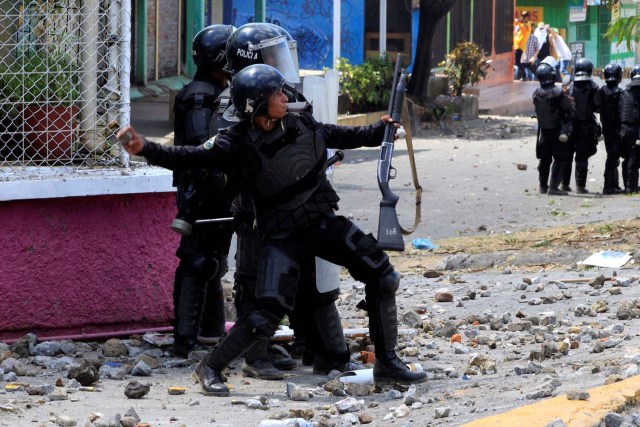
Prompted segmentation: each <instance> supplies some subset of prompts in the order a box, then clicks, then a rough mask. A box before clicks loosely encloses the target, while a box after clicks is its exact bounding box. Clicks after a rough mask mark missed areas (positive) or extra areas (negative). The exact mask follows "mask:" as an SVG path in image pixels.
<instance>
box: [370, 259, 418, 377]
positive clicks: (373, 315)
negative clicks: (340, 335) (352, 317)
mask: <svg viewBox="0 0 640 427" xmlns="http://www.w3.org/2000/svg"><path fill="white" fill-rule="evenodd" d="M399 282H400V278H399V275H398V273H396V272H395V271H393V270H391V271H390V272H389V273H388V274H386V275H384V276H383V277H382V278H381V279H380V283H379V284H377V286H375V289H374V288H373V287H372V286H367V287H366V288H365V291H366V298H367V311H368V313H369V332H370V334H371V340H372V341H373V343H374V345H375V348H376V350H375V352H376V361H375V364H374V367H373V380H374V382H375V383H376V384H381V385H382V384H390V383H398V384H411V383H419V382H423V381H425V380H426V379H427V374H426V373H425V372H412V371H411V370H410V369H409V367H408V366H407V365H405V364H404V363H402V361H401V360H400V359H399V358H398V356H396V353H395V347H396V344H397V341H398V308H397V306H396V295H395V291H396V290H397V289H398V285H399Z"/></svg>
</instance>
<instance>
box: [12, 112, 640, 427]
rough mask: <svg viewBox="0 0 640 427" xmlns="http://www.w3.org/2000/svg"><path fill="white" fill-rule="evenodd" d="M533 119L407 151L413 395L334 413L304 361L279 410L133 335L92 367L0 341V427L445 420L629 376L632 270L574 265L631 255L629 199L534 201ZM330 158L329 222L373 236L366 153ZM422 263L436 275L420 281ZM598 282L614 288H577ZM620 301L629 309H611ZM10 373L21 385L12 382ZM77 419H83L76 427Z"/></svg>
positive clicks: (352, 298) (484, 123) (595, 176)
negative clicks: (76, 374)
mask: <svg viewBox="0 0 640 427" xmlns="http://www.w3.org/2000/svg"><path fill="white" fill-rule="evenodd" d="M533 125H534V122H533V121H532V120H531V119H528V118H488V117H483V118H482V119H481V120H478V121H474V122H454V123H451V124H449V127H448V128H447V129H444V130H442V129H437V130H429V131H427V132H424V133H423V134H422V136H424V138H420V139H417V140H416V141H414V143H415V146H416V155H417V159H416V160H417V162H418V165H419V175H420V181H421V183H422V185H423V187H424V195H423V206H424V208H423V221H422V225H421V226H420V228H419V229H418V231H417V232H416V233H415V234H414V235H413V236H411V237H410V238H407V242H408V246H409V247H410V239H411V238H413V237H425V238H430V239H432V240H433V241H434V242H435V243H437V244H439V245H440V247H439V249H437V250H436V251H434V252H428V251H418V250H409V251H407V252H406V253H405V254H401V255H394V263H395V265H396V266H397V267H398V270H399V271H401V272H402V273H403V280H402V284H401V289H400V291H399V292H398V306H399V309H398V313H399V315H400V317H401V318H402V322H403V324H402V327H403V328H415V329H416V330H417V333H416V334H415V335H411V336H402V337H401V339H400V343H399V350H400V352H401V354H402V355H403V357H404V358H405V360H406V361H408V362H419V363H421V365H422V366H423V367H424V369H425V371H427V372H428V375H429V381H428V382H427V383H425V384H422V385H419V386H418V387H417V388H416V390H415V391H409V392H408V391H407V390H402V391H401V392H394V391H391V390H388V389H387V390H374V391H375V392H373V393H371V394H367V395H366V396H359V395H358V394H364V391H363V390H362V389H360V390H358V391H354V390H349V391H350V392H351V393H352V394H355V396H354V397H355V399H356V400H363V404H362V406H361V407H360V406H359V404H358V403H353V402H351V403H352V406H351V408H352V410H353V411H354V412H346V413H341V412H342V410H343V409H339V408H338V406H340V405H338V402H340V401H342V400H343V399H345V398H348V397H350V396H349V395H348V394H347V393H346V392H340V391H339V390H337V389H336V388H335V386H334V388H331V387H329V390H327V389H326V388H323V386H324V385H325V384H326V382H327V380H328V378H327V377H326V376H320V375H313V374H312V373H311V371H310V368H309V367H300V368H299V369H297V370H296V371H294V372H292V376H291V377H290V378H288V380H287V381H289V382H291V383H293V384H295V385H296V386H298V387H301V388H303V389H305V390H308V393H307V394H308V395H309V396H311V397H310V398H309V400H307V401H294V400H291V399H290V398H289V397H288V396H287V386H286V382H285V381H276V382H269V381H260V380H254V379H246V378H243V377H242V375H241V374H240V372H239V371H240V370H239V365H238V364H236V365H234V366H233V369H232V370H231V375H230V377H229V383H230V384H231V385H232V387H233V390H232V396H231V397H228V398H214V397H206V396H203V395H202V394H200V392H199V390H200V388H199V386H198V385H195V384H193V382H192V381H191V379H190V370H191V369H192V366H176V362H175V361H174V360H172V359H171V358H169V357H167V355H166V354H162V351H161V349H158V348H157V347H154V346H150V345H148V344H145V343H144V342H141V341H140V340H130V341H127V342H126V344H127V345H128V354H127V355H125V356H122V357H119V358H113V357H110V358H104V357H103V356H102V354H103V352H104V348H103V344H102V343H90V346H87V345H80V344H78V345H77V346H76V347H74V349H73V351H71V353H70V354H67V355H55V356H53V357H50V359H44V357H43V356H38V357H35V356H34V355H33V354H32V355H31V356H30V357H22V358H17V357H16V355H15V354H10V353H7V351H8V349H7V348H6V347H0V368H1V369H2V372H4V374H3V382H2V383H1V384H2V386H3V387H5V386H6V385H8V384H10V383H11V384H15V383H18V386H16V387H9V388H5V389H4V390H3V391H0V425H2V426H11V427H14V426H19V427H21V426H33V425H38V426H40V425H43V426H44V425H94V426H99V425H111V424H112V425H116V424H115V423H116V418H117V417H116V416H115V414H121V415H124V414H125V412H126V411H127V410H128V409H129V408H133V409H134V410H135V412H136V413H137V415H138V416H139V418H140V419H141V421H143V422H146V423H149V424H150V425H152V426H154V427H155V426H163V425H167V426H168V425H173V426H179V425H185V426H209V425H216V426H224V425H228V426H239V425H243V426H244V425H258V424H259V423H260V422H261V421H262V420H264V419H266V418H269V417H277V416H280V417H283V416H293V415H305V416H307V417H309V416H310V415H312V417H311V420H312V421H313V422H315V423H321V425H340V426H341V425H352V424H356V423H365V422H368V421H373V423H374V425H408V424H410V423H411V424H412V425H433V426H436V425H438V426H439V425H452V426H453V425H456V426H457V425H463V424H464V423H467V422H470V421H472V420H475V419H479V418H482V417H484V416H487V415H492V414H495V413H498V412H502V411H504V410H507V409H510V408H514V407H517V406H522V405H526V404H528V403H532V402H535V401H539V400H541V399H545V398H547V397H550V396H556V395H562V394H564V393H566V392H568V391H571V390H575V389H580V390H587V389H588V388H590V387H593V386H598V385H602V384H604V383H605V382H610V381H616V380H618V379H621V378H624V377H628V376H632V375H635V373H636V372H638V369H639V368H638V362H640V356H638V355H639V354H640V350H638V349H640V338H639V337H638V334H637V333H636V331H637V330H638V327H639V326H640V323H639V322H640V321H639V320H638V319H636V318H634V317H635V314H633V315H630V316H625V315H624V313H625V309H628V312H629V313H636V312H634V311H633V310H631V308H633V304H634V303H635V301H636V299H639V298H640V284H639V282H638V280H637V277H638V276H640V270H639V269H637V268H635V265H636V264H632V263H629V264H628V266H626V267H625V268H621V269H586V268H584V267H581V266H578V265H577V264H576V262H577V261H580V260H582V259H584V257H585V256H586V255H587V254H590V253H592V252H594V251H596V250H603V249H615V250H625V251H629V252H633V251H634V249H635V247H636V244H637V238H636V237H637V232H636V230H637V229H639V228H640V227H638V224H637V222H638V221H637V220H635V221H627V222H624V223H618V222H615V221H618V220H629V219H633V218H635V217H636V211H637V205H638V201H639V200H640V199H639V198H638V196H606V197H603V196H600V195H598V194H590V195H586V196H584V195H583V196H577V195H575V194H572V195H570V196H567V197H549V196H547V195H540V194H538V193H537V189H538V183H537V173H536V170H535V167H536V165H537V161H536V160H535V156H534V144H535V129H534V127H533ZM440 133H444V135H442V136H440ZM456 135H459V136H457V137H456ZM603 151H604V150H603V148H602V144H601V145H600V147H599V152H598V154H597V155H596V156H595V157H594V158H593V159H592V162H591V164H592V166H591V167H590V172H589V177H588V179H589V181H588V188H589V189H590V190H592V191H594V192H595V191H598V192H599V191H601V189H602V171H603V165H604V153H603ZM396 153H397V157H396V161H395V166H396V168H397V169H398V171H399V172H398V178H397V179H396V181H395V183H394V191H397V192H398V194H400V195H401V197H402V200H401V202H400V205H399V206H400V209H399V211H400V216H401V222H402V223H403V224H406V225H409V223H410V221H411V220H412V217H411V215H412V214H413V207H412V206H411V203H412V199H413V195H412V194H411V187H410V179H409V175H408V173H407V172H406V171H407V156H406V153H404V150H403V149H402V146H401V145H399V146H398V148H397V149H396ZM345 154H346V158H345V160H344V162H343V164H342V165H341V166H339V167H338V168H337V172H336V175H335V184H336V187H337V189H338V192H339V193H340V195H341V197H342V201H341V203H340V206H341V210H340V213H342V214H344V215H349V216H352V217H353V219H354V220H355V221H356V222H357V223H358V224H360V225H361V226H362V228H363V229H365V230H368V231H370V232H374V233H375V230H376V228H377V204H378V202H379V198H380V196H379V191H378V190H377V186H376V185H375V172H376V163H377V162H376V160H377V153H376V151H375V150H369V149H361V150H354V151H351V152H347V153H345ZM516 164H523V165H527V169H526V170H521V169H519V168H517V167H516ZM550 227H559V228H553V229H551V228H550ZM533 230H535V231H533ZM474 256H475V257H474ZM436 267H440V268H441V270H440V271H438V272H435V273H433V272H432V273H429V272H430V271H431V270H433V269H436ZM425 273H427V274H428V275H429V278H427V277H425V276H424V274H425ZM600 275H602V276H603V277H605V278H608V279H613V280H606V281H604V282H602V283H600V284H598V283H597V282H596V283H591V284H590V282H593V279H595V278H596V277H598V276H600ZM438 293H443V294H450V295H451V301H450V302H436V294H438ZM362 296H363V289H362V286H360V285H359V284H357V283H354V282H353V281H352V280H351V279H348V278H345V280H343V282H342V296H341V299H340V305H339V310H340V312H341V314H342V317H343V323H344V326H345V327H362V326H366V317H365V315H364V313H363V312H361V311H357V310H355V308H354V306H355V303H356V302H357V301H359V300H360V299H361V298H362ZM630 303H631V304H632V307H627V306H625V304H627V305H628V304H630ZM639 305H640V304H639ZM123 309H132V308H130V307H126V306H123ZM621 313H622V314H621ZM455 333H458V334H460V340H459V341H460V342H456V341H457V340H455V339H452V336H453V335H454V334H455ZM351 344H352V346H353V347H352V349H353V350H354V354H358V353H357V351H360V350H364V349H365V347H363V346H366V342H362V340H358V341H354V342H352V343H351ZM356 350H357V351H356ZM142 351H144V352H146V353H148V354H151V355H152V357H154V359H155V360H156V361H157V363H158V365H159V367H157V368H154V369H152V370H151V376H149V377H131V375H130V374H127V375H126V376H125V377H124V378H122V379H108V378H105V377H103V378H102V379H100V381H99V382H98V383H96V387H97V389H98V390H100V391H98V392H89V391H81V390H77V389H76V390H73V387H71V386H70V385H69V384H68V380H67V379H66V372H67V369H68V367H69V366H71V365H73V364H74V363H80V362H82V361H83V360H89V359H94V358H95V359H98V360H99V361H100V362H101V363H103V364H104V363H105V362H112V364H115V365H118V364H121V365H122V364H124V365H133V364H135V363H136V362H137V360H138V358H139V357H140V356H139V354H138V353H140V352H142ZM8 356H13V357H8ZM63 357H68V358H69V360H67V361H65V360H62V361H61V362H59V365H58V364H57V362H55V361H60V360H61V359H62V358H63ZM16 364H18V366H19V367H18V368H16V367H15V366H16ZM20 366H21V367H22V368H20ZM42 366H45V367H42ZM55 366H59V367H60V368H56V367H55ZM16 371H18V373H20V374H21V375H12V373H13V374H16ZM26 374H28V375H26ZM58 379H61V383H62V385H63V386H64V387H55V390H54V391H49V392H48V393H46V394H44V395H29V394H28V393H27V392H26V390H25V389H24V388H23V387H21V386H20V384H24V385H27V384H32V385H33V384H35V385H42V384H49V385H53V384H55V383H56V381H57V380H58ZM132 379H137V380H139V381H140V382H148V383H150V384H151V391H150V392H149V394H147V395H146V396H145V397H144V398H143V399H137V400H133V399H128V398H127V397H125V395H124V389H125V387H126V385H127V384H128V382H129V381H130V380H132ZM169 386H183V387H185V388H186V392H185V394H183V395H178V396H174V395H169V394H168V391H167V389H168V387H169ZM14 390H15V391H14ZM303 394H304V393H303ZM341 394H344V395H341ZM54 395H55V396H54ZM58 395H60V396H58ZM63 395H64V398H63V397H61V396H63ZM58 399H60V400H58ZM403 404H404V405H405V406H404V407H403ZM340 408H342V406H340ZM290 411H294V412H290ZM95 413H101V414H102V418H101V419H98V416H97V415H95ZM92 414H94V415H92ZM65 417H67V418H65ZM92 419H93V420H96V421H95V422H94V424H87V423H88V422H89V421H90V420H92ZM50 420H51V421H50ZM74 422H75V423H76V424H73V423H74ZM101 423H102V424H101ZM109 423H111V424H109ZM529 425H532V426H533V425H546V423H542V421H540V423H538V424H535V423H532V424H529Z"/></svg>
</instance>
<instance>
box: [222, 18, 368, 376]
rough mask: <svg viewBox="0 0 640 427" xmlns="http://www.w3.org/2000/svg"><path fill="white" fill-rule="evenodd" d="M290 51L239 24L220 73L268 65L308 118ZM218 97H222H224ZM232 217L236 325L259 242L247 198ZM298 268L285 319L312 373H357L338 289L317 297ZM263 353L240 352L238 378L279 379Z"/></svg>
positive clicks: (278, 36)
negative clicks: (338, 303) (305, 351)
mask: <svg viewBox="0 0 640 427" xmlns="http://www.w3.org/2000/svg"><path fill="white" fill-rule="evenodd" d="M296 50H297V49H296V45H295V40H293V38H292V37H291V35H290V34H289V33H288V32H287V31H286V30H284V29H283V28H281V27H279V26H277V25H274V24H268V23H250V24H245V25H243V26H241V27H239V28H238V29H237V30H236V31H235V32H234V33H233V34H232V36H231V37H230V38H229V42H228V44H227V65H226V66H225V70H226V71H228V72H229V74H230V75H232V76H233V75H235V74H237V73H238V72H240V71H241V70H243V69H244V68H246V67H248V66H250V65H253V64H262V63H269V64H272V65H274V66H275V67H276V68H277V69H278V70H279V71H281V72H282V74H283V75H284V76H285V79H286V80H287V83H288V86H287V89H286V93H287V95H288V97H289V101H290V102H291V104H290V105H294V104H293V103H294V102H295V103H299V104H298V105H299V108H302V109H303V110H304V111H305V113H308V114H311V106H310V105H309V104H308V103H306V100H305V99H304V97H303V96H302V95H301V94H300V93H298V92H297V91H296V90H295V88H294V87H293V86H294V85H297V84H299V83H300V77H299V71H298V68H297V56H298V55H297V51H296ZM224 94H227V96H228V91H225V93H224ZM224 94H223V95H221V96H224ZM224 104H229V107H228V109H227V110H226V111H225V112H224V114H223V120H224V118H225V117H226V118H227V120H230V121H233V120H239V119H241V118H240V117H239V116H237V115H236V110H235V107H234V106H233V105H232V103H230V102H229V100H228V99H227V100H225V101H222V102H221V103H220V105H221V106H222V105H224ZM219 122H220V118H219V117H215V116H214V118H213V121H212V126H211V129H214V128H217V127H219V125H218V123H219ZM214 123H215V124H214ZM233 211H234V222H235V227H236V235H237V244H238V248H237V251H236V272H235V275H234V279H235V286H234V290H235V293H236V310H237V312H238V319H239V320H240V319H244V318H246V317H247V316H248V315H250V314H251V313H252V312H253V310H254V309H255V287H256V277H257V274H258V265H259V258H260V250H261V247H262V242H261V241H260V239H259V237H258V235H257V232H256V228H255V214H254V212H255V209H254V205H253V201H252V199H251V197H250V196H249V195H248V193H246V192H242V193H241V194H240V196H239V197H237V198H236V199H234V201H233ZM300 267H301V268H300V271H301V278H300V282H302V283H305V286H303V287H301V289H300V292H299V296H298V297H297V299H296V306H295V308H294V310H293V311H292V312H291V313H290V314H289V319H290V324H291V327H292V328H293V329H294V331H295V335H296V339H299V338H300V337H304V340H305V342H306V347H307V348H308V350H309V352H310V353H311V354H312V355H313V356H312V357H313V359H312V360H313V361H312V363H313V372H314V373H316V374H327V373H329V371H331V370H334V369H335V370H339V371H345V370H354V369H359V368H362V365H360V364H357V363H353V362H350V360H349V359H350V352H349V350H348V348H347V345H346V343H345V340H344V331H343V329H342V324H341V319H340V314H339V313H338V310H337V309H336V306H335V301H336V300H337V299H338V296H339V292H340V291H339V289H336V290H333V291H329V292H324V293H320V292H318V291H317V288H316V285H315V283H316V277H315V258H314V257H310V258H309V259H305V260H304V261H302V262H301V266H300ZM267 348H268V338H261V339H260V340H259V342H258V343H257V344H256V345H254V346H253V347H252V348H251V349H249V350H248V351H247V352H246V354H245V360H244V363H243V365H242V372H243V373H244V374H245V375H246V376H250V377H256V378H262V379H277V378H278V377H280V378H281V377H282V373H280V375H278V372H277V370H274V369H273V367H272V366H270V365H271V364H273V365H275V368H278V369H291V368H290V367H288V365H286V364H284V363H278V364H276V363H272V362H273V357H271V361H270V358H269V357H268V353H267ZM283 362H284V361H283Z"/></svg>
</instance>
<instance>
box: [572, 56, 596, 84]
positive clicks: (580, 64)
mask: <svg viewBox="0 0 640 427" xmlns="http://www.w3.org/2000/svg"><path fill="white" fill-rule="evenodd" d="M575 67H576V72H575V73H574V78H573V79H574V81H576V82H581V81H585V80H591V74H592V73H593V62H591V60H590V59H589V58H580V59H578V60H577V61H576V65H575Z"/></svg>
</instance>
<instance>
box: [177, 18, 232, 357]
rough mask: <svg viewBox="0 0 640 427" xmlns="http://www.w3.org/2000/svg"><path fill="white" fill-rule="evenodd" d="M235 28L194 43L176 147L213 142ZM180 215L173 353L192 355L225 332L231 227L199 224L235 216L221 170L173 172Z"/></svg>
mask: <svg viewBox="0 0 640 427" xmlns="http://www.w3.org/2000/svg"><path fill="white" fill-rule="evenodd" d="M234 30H235V28H234V27H233V26H231V25H211V26H208V27H206V28H204V29H202V30H201V31H200V32H198V33H197V34H196V35H195V37H194V39H193V43H192V53H193V60H194V62H195V64H196V66H197V71H196V74H195V76H194V78H193V81H192V82H190V83H189V84H188V85H186V86H185V87H184V88H183V89H182V90H181V91H180V92H179V93H178V95H177V96H176V99H175V107H174V112H175V129H174V135H175V140H174V144H175V145H176V146H185V145H189V146H198V145H200V144H202V143H203V142H204V141H206V140H207V139H208V138H209V121H210V120H211V117H212V115H213V113H214V111H215V110H216V109H217V104H216V99H217V97H218V95H219V94H220V93H221V92H222V90H223V89H224V88H225V86H227V74H226V72H225V71H223V67H224V65H225V64H226V55H225V48H226V44H227V40H228V39H229V36H230V35H231V34H232V33H233V31H234ZM173 185H174V186H175V187H177V192H176V199H177V206H178V215H177V217H176V219H175V220H174V221H173V223H172V224H171V228H172V229H173V230H174V231H176V232H178V233H180V234H181V235H182V237H181V239H180V246H179V247H178V250H177V252H176V255H177V256H178V258H180V263H179V265H178V267H177V269H176V275H175V283H174V290H173V303H174V317H175V331H174V345H173V353H174V355H176V356H181V357H187V355H188V354H189V352H190V351H191V350H193V349H194V347H195V345H196V343H197V337H198V335H201V336H204V337H218V336H220V335H222V334H223V333H224V325H225V310H224V292H223V288H222V282H221V278H222V276H224V274H225V273H226V271H227V255H228V253H229V245H230V244H231V236H232V233H233V229H232V226H231V224H224V223H222V224H211V225H197V226H196V225H195V221H196V220H198V219H205V218H216V217H228V216H229V215H230V193H229V192H228V189H227V188H226V177H225V174H224V173H223V172H222V171H221V170H219V169H189V170H184V171H176V172H174V174H173Z"/></svg>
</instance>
